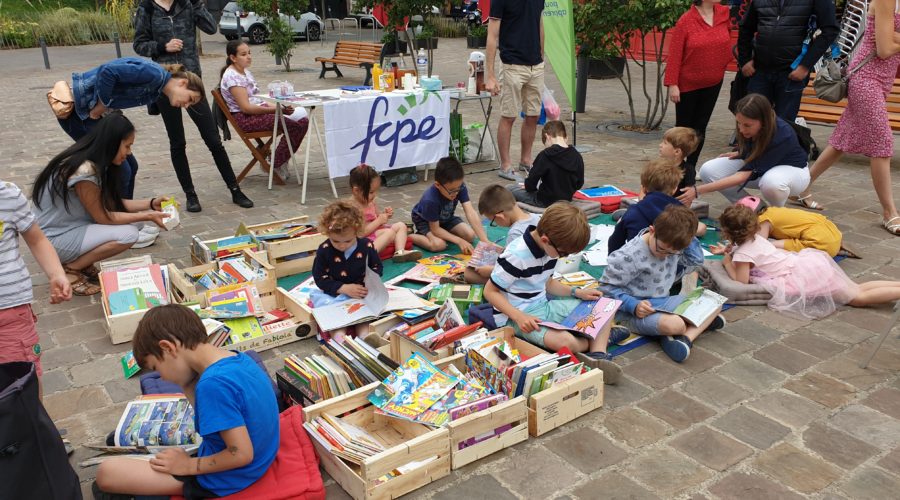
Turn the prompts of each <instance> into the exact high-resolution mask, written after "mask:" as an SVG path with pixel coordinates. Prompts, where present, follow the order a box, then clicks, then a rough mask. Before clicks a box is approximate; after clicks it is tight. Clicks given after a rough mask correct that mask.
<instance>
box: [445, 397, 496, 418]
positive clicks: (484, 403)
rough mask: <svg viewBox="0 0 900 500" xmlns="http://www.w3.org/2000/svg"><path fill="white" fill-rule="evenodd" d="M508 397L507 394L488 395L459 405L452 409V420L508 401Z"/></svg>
mask: <svg viewBox="0 0 900 500" xmlns="http://www.w3.org/2000/svg"><path fill="white" fill-rule="evenodd" d="M508 399H509V398H508V397H507V396H506V394H494V395H493V396H487V397H484V398H481V399H478V400H476V401H473V402H471V403H468V404H464V405H460V406H457V407H456V408H453V409H451V410H450V420H459V419H461V418H463V417H465V416H467V415H471V414H473V413H475V412H479V411H482V410H486V409H488V408H491V407H493V406H497V405H498V404H500V403H502V402H504V401H507V400H508Z"/></svg>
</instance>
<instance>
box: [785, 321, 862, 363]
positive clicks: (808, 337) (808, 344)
mask: <svg viewBox="0 0 900 500" xmlns="http://www.w3.org/2000/svg"><path fill="white" fill-rule="evenodd" d="M813 328H815V325H813ZM781 342H782V343H784V344H786V345H789V346H791V347H793V348H794V349H797V350H798V351H802V352H805V353H806V354H809V355H810V356H813V357H815V358H816V359H820V360H821V359H828V358H830V357H832V356H835V355H837V354H838V353H841V352H844V350H845V349H846V347H845V346H843V345H841V344H838V343H837V342H833V341H831V340H828V339H827V338H825V337H823V336H821V335H816V334H815V333H812V332H810V331H805V330H801V331H800V332H797V333H795V334H793V335H789V336H787V337H785V338H783V339H781Z"/></svg>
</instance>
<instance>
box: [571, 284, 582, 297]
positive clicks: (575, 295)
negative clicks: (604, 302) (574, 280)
mask: <svg viewBox="0 0 900 500" xmlns="http://www.w3.org/2000/svg"><path fill="white" fill-rule="evenodd" d="M578 290H580V288H576V287H574V286H573V287H572V291H571V292H569V293H570V295H572V297H575V298H576V299H577V298H578Z"/></svg>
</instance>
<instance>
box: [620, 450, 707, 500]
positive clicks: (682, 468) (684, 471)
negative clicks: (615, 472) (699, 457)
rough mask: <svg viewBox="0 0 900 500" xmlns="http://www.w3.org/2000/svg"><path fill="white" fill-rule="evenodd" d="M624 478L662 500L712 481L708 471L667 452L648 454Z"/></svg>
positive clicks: (645, 453) (630, 468)
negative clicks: (648, 489) (653, 492)
mask: <svg viewBox="0 0 900 500" xmlns="http://www.w3.org/2000/svg"><path fill="white" fill-rule="evenodd" d="M624 474H625V475H626V476H628V477H631V478H634V479H637V480H638V481H640V482H641V483H643V484H646V485H647V486H650V487H651V488H652V489H653V490H654V491H656V492H657V493H659V494H660V495H661V496H662V497H664V498H671V497H674V496H676V495H678V494H680V493H682V492H684V491H686V490H689V489H691V488H693V487H694V486H696V485H698V484H700V483H702V482H703V481H706V480H707V479H709V478H710V477H712V471H710V470H709V469H707V468H706V467H703V466H702V465H697V464H695V463H694V462H693V461H691V460H690V459H689V458H687V457H686V456H684V455H682V454H680V453H676V452H675V451H674V450H671V449H665V448H663V449H661V450H648V451H646V452H644V453H643V454H641V455H640V456H638V457H637V458H635V459H634V461H632V462H631V464H630V465H629V466H628V467H626V469H625V471H624Z"/></svg>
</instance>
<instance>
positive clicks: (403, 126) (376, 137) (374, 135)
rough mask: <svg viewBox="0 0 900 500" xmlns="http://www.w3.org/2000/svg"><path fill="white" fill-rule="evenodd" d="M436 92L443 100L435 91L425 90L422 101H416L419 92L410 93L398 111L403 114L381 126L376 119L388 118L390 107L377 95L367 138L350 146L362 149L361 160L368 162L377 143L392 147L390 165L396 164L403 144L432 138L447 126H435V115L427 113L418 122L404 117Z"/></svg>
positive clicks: (370, 116)
mask: <svg viewBox="0 0 900 500" xmlns="http://www.w3.org/2000/svg"><path fill="white" fill-rule="evenodd" d="M432 94H433V95H434V96H435V97H436V98H437V99H438V100H440V95H438V94H436V93H433V92H424V93H423V94H422V100H421V101H416V96H415V95H410V96H407V97H406V99H405V101H406V104H401V105H400V107H398V108H397V110H396V114H397V115H399V117H398V118H397V119H396V120H390V119H388V121H387V122H386V123H382V124H381V125H378V126H377V127H376V126H375V119H376V118H388V115H389V113H390V110H389V109H388V99H387V97H384V96H379V97H378V98H376V99H375V101H374V102H373V103H372V109H371V110H370V111H369V123H368V124H367V126H366V135H365V137H364V138H363V139H362V140H361V141H359V142H357V143H356V144H354V145H353V146H351V147H350V149H351V150H352V149H357V148H360V147H361V148H362V152H361V154H360V158H359V162H360V163H367V162H366V159H367V158H368V156H369V148H370V147H371V146H372V143H373V142H374V143H375V145H376V146H388V145H390V146H391V159H390V162H389V163H388V167H393V166H394V162H395V161H396V159H397V148H398V146H399V145H400V143H404V144H408V143H411V142H415V141H428V140H430V139H433V138H434V137H436V136H437V135H438V134H440V133H441V131H442V130H443V128H441V127H437V128H435V127H436V126H437V121H436V120H435V119H434V117H433V116H426V117H425V118H423V119H422V120H421V121H418V122H417V121H416V120H413V119H411V118H403V116H404V115H406V113H407V112H408V111H409V110H410V109H412V108H414V107H416V106H417V105H419V104H423V103H425V101H427V100H428V98H429V96H430V95H432Z"/></svg>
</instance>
